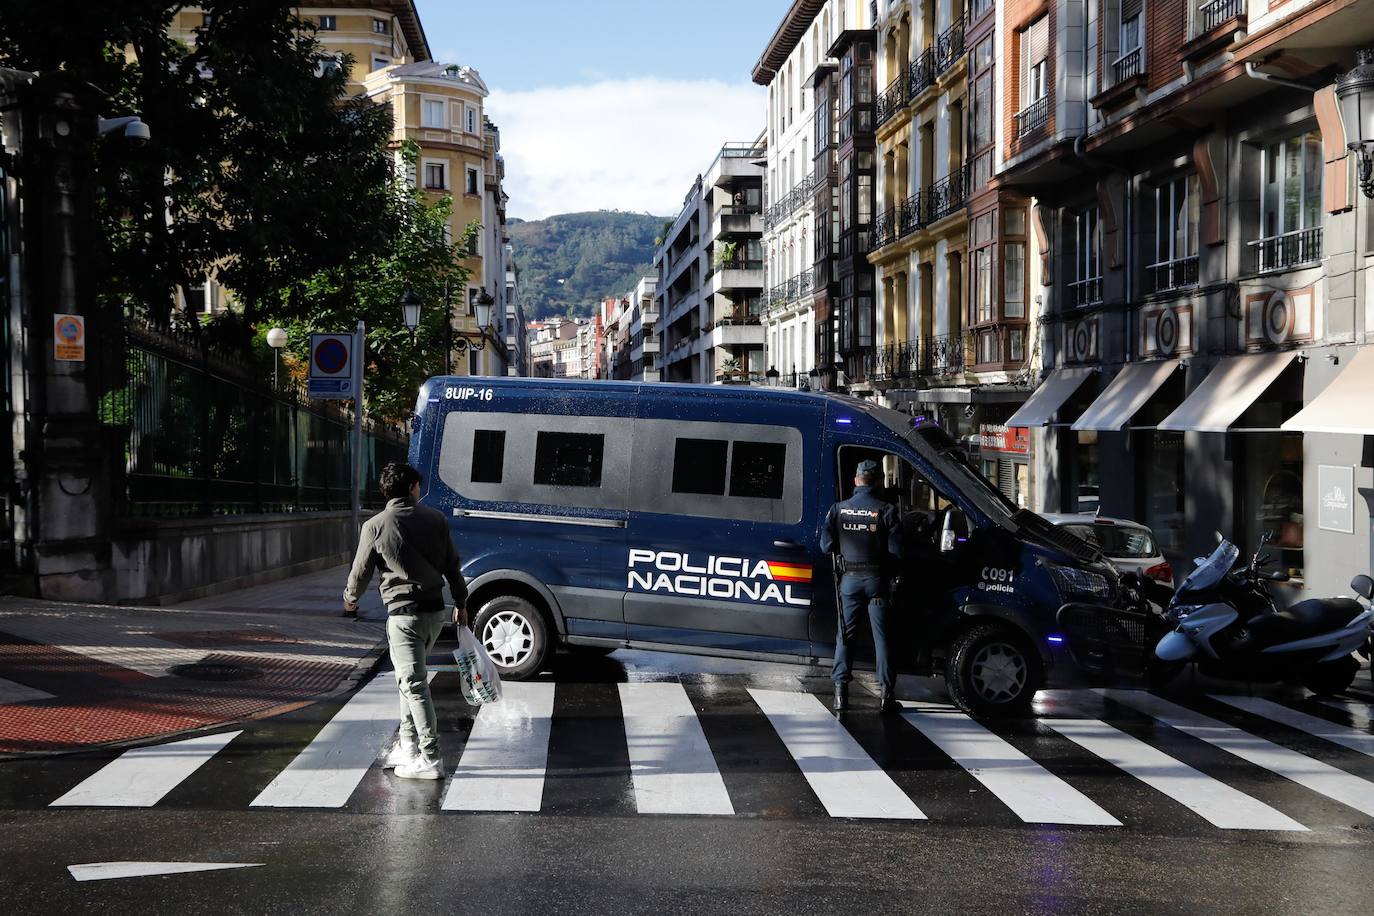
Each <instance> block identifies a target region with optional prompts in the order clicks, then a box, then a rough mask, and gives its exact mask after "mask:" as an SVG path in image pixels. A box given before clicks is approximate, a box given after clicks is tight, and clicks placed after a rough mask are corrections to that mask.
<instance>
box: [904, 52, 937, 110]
mask: <svg viewBox="0 0 1374 916" xmlns="http://www.w3.org/2000/svg"><path fill="white" fill-rule="evenodd" d="M907 83H908V91H907V98H908V99H914V98H916V96H918V95H920V94H921V93H922V92H925V91H926V90H927V89H929V88H930V87H931V86H933V85H935V52H934V51H933V50H932V49H930V48H926V49H925V50H924V51H922V52H921V54H920V56H919V57H917V58H916V59H915V60H913V61H912V62H911V67H910V69H909V70H908V72H907Z"/></svg>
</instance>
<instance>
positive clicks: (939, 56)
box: [935, 16, 965, 76]
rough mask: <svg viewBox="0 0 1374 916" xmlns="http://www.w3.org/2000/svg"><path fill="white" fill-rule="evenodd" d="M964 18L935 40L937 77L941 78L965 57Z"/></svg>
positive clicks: (960, 18)
mask: <svg viewBox="0 0 1374 916" xmlns="http://www.w3.org/2000/svg"><path fill="white" fill-rule="evenodd" d="M964 24H965V21H964V17H963V16H960V17H959V21H958V22H956V23H954V24H953V25H951V26H950V27H949V28H947V29H945V30H944V31H943V32H941V33H940V37H939V38H937V39H936V40H935V75H936V76H939V75H940V74H942V73H944V72H945V71H946V70H948V69H949V68H951V67H953V66H954V65H955V64H957V63H958V62H959V61H960V60H961V59H963V56H964Z"/></svg>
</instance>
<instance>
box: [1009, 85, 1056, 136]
mask: <svg viewBox="0 0 1374 916" xmlns="http://www.w3.org/2000/svg"><path fill="white" fill-rule="evenodd" d="M1049 123H1050V97H1049V96H1048V95H1045V96H1041V97H1040V98H1038V99H1036V100H1035V101H1034V102H1031V103H1030V104H1029V105H1027V106H1026V107H1025V108H1023V109H1021V110H1020V111H1019V112H1017V113H1016V138H1017V139H1018V140H1029V139H1032V138H1034V137H1035V135H1036V134H1038V133H1040V132H1041V131H1043V130H1044V129H1045V125H1047V124H1049Z"/></svg>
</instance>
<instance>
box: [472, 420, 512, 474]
mask: <svg viewBox="0 0 1374 916" xmlns="http://www.w3.org/2000/svg"><path fill="white" fill-rule="evenodd" d="M505 457H506V431H505V430H504V429H474V430H473V431H472V482H473V483H500V482H501V468H502V465H503V464H504V463H505Z"/></svg>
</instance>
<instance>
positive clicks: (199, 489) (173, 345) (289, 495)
mask: <svg viewBox="0 0 1374 916" xmlns="http://www.w3.org/2000/svg"><path fill="white" fill-rule="evenodd" d="M123 343H124V348H123V354H122V355H123V358H122V360H121V359H119V358H116V359H114V360H113V361H112V363H113V365H114V366H115V369H116V372H115V373H114V377H112V378H110V379H109V380H107V383H106V384H105V385H103V386H102V392H103V393H102V395H101V398H100V407H99V409H100V417H101V421H102V423H103V425H104V428H105V430H106V435H107V436H108V441H107V443H106V444H107V446H108V454H109V455H110V456H111V462H112V467H111V472H112V474H113V477H114V480H115V484H116V486H115V492H116V494H117V501H118V504H117V506H116V511H117V512H118V514H120V515H123V516H163V517H165V516H209V515H240V514H246V513H260V512H308V511H322V510H329V509H346V508H348V507H349V505H350V502H351V496H350V494H351V486H352V478H351V473H350V471H351V454H352V450H351V436H352V427H353V423H352V417H351V416H350V415H349V414H348V413H347V412H346V411H344V410H341V409H339V408H337V407H333V406H329V405H327V404H324V403H320V402H316V403H310V402H308V401H306V399H305V398H304V397H303V394H302V392H301V391H299V390H297V389H296V388H295V386H294V385H292V386H287V390H273V388H272V386H271V384H270V383H268V382H267V381H266V379H267V378H268V373H267V372H265V371H263V370H262V369H261V368H260V367H256V366H252V365H247V364H244V363H239V362H237V361H235V360H233V359H231V358H227V357H224V356H222V355H217V354H215V353H214V352H212V351H210V350H207V349H206V348H204V347H201V346H200V345H199V344H198V343H197V342H195V341H194V340H191V339H189V338H183V337H181V336H179V335H174V334H169V333H167V332H165V331H161V330H154V329H152V328H149V327H145V326H138V325H129V326H128V327H126V329H125V334H124V341H123ZM259 378H261V379H262V381H259V380H258V379H259ZM407 448H408V443H407V439H406V437H405V435H404V434H403V433H402V432H401V431H400V430H398V429H395V428H387V427H383V426H380V425H379V424H375V423H371V422H369V423H367V424H366V425H365V430H364V435H363V456H362V461H363V479H364V481H365V490H364V495H363V504H364V505H367V506H376V505H380V504H381V503H382V502H384V500H383V499H382V496H381V493H380V492H379V491H378V490H377V483H376V478H377V474H378V472H379V470H380V468H381V467H382V466H383V465H384V464H386V463H387V462H389V461H404V460H405V458H406V452H407Z"/></svg>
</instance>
